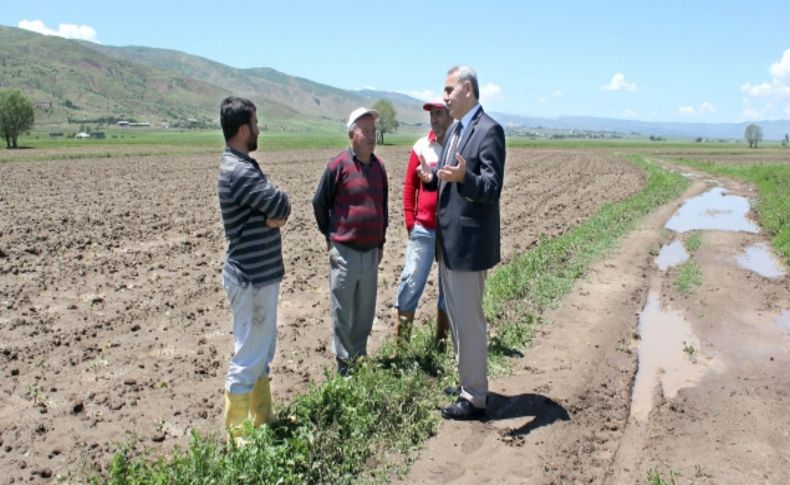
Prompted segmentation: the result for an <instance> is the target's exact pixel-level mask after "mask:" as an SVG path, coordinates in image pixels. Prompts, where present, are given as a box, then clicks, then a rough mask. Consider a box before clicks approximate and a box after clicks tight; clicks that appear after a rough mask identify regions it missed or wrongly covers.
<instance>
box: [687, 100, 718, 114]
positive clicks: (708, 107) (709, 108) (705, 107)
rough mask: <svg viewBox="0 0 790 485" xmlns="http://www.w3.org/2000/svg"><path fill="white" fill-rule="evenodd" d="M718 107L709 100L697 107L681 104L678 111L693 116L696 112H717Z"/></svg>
mask: <svg viewBox="0 0 790 485" xmlns="http://www.w3.org/2000/svg"><path fill="white" fill-rule="evenodd" d="M715 112H716V107H715V106H713V103H711V102H709V101H703V102H702V104H700V105H699V108H695V107H693V106H681V107H680V108H678V113H679V114H682V115H686V116H693V115H696V114H700V115H701V114H707V113H715Z"/></svg>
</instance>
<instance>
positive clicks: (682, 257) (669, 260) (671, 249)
mask: <svg viewBox="0 0 790 485" xmlns="http://www.w3.org/2000/svg"><path fill="white" fill-rule="evenodd" d="M687 259H689V253H687V252H686V248H685V246H683V242H681V241H674V242H673V243H672V244H667V245H665V246H664V247H662V248H661V251H660V252H659V253H658V257H657V258H656V265H657V266H658V269H659V270H660V271H666V270H668V269H669V268H671V267H673V266H677V265H679V264H680V263H682V262H684V261H686V260H687Z"/></svg>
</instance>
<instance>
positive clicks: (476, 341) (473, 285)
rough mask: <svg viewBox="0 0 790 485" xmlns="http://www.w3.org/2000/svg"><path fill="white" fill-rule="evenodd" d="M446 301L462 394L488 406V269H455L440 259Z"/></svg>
mask: <svg viewBox="0 0 790 485" xmlns="http://www.w3.org/2000/svg"><path fill="white" fill-rule="evenodd" d="M439 274H440V278H441V280H442V284H443V285H444V302H445V305H446V306H447V315H448V316H449V317H450V326H451V328H452V331H453V341H454V343H455V357H456V360H457V361H458V376H459V379H460V382H459V384H460V387H461V397H462V398H463V399H466V400H467V401H469V402H471V403H472V404H473V405H474V406H475V407H478V408H485V407H486V395H487V394H488V333H487V323H486V319H485V315H484V314H483V290H484V289H485V281H486V272H485V271H454V270H451V269H449V268H448V267H447V266H445V265H444V261H440V262H439Z"/></svg>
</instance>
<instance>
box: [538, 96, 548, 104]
mask: <svg viewBox="0 0 790 485" xmlns="http://www.w3.org/2000/svg"><path fill="white" fill-rule="evenodd" d="M545 102H546V96H538V103H545Z"/></svg>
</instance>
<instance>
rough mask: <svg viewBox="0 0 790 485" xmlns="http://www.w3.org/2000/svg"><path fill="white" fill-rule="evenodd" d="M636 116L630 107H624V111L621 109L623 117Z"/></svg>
mask: <svg viewBox="0 0 790 485" xmlns="http://www.w3.org/2000/svg"><path fill="white" fill-rule="evenodd" d="M637 116H639V114H638V113H637V112H636V111H634V110H632V109H628V108H626V109H625V111H623V118H636V117H637Z"/></svg>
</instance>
